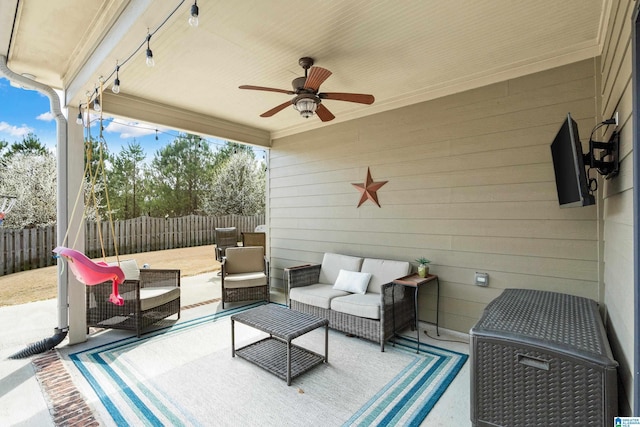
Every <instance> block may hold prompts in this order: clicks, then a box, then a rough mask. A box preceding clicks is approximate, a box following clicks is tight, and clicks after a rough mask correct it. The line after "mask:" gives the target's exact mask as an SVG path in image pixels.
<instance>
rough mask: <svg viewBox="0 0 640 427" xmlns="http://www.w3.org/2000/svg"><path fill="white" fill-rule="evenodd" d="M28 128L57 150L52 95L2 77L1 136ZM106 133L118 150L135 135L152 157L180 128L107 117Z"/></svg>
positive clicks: (18, 135)
mask: <svg viewBox="0 0 640 427" xmlns="http://www.w3.org/2000/svg"><path fill="white" fill-rule="evenodd" d="M75 120H76V117H70V118H69V122H70V123H71V125H72V126H79V125H76V124H75ZM156 129H157V137H158V140H156ZM29 132H31V133H33V134H34V135H36V136H37V137H38V139H40V142H42V144H44V145H45V146H46V147H47V148H49V149H50V150H51V151H52V152H55V147H56V122H55V120H54V118H53V114H52V113H51V108H50V104H49V98H47V97H46V96H45V95H43V94H41V93H40V92H37V91H33V90H25V89H21V88H16V87H13V86H11V85H10V83H9V81H8V80H7V79H5V78H0V140H4V141H7V142H8V143H9V144H12V143H14V142H19V141H22V138H23V137H24V136H26V135H27V134H28V133H29ZM103 135H104V138H105V140H106V141H107V145H108V149H109V151H110V152H111V153H117V152H119V151H120V150H121V149H122V147H126V146H127V145H128V144H129V143H132V142H133V141H134V138H135V141H137V142H138V143H140V145H141V146H142V148H143V149H144V151H145V153H146V155H147V158H151V157H153V154H154V153H155V152H156V151H157V150H158V149H159V148H161V147H164V146H165V145H167V144H169V143H170V142H171V141H173V140H174V139H175V137H176V136H177V135H178V132H177V131H175V130H171V129H165V128H162V127H158V126H156V125H152V124H143V123H138V122H133V121H126V120H121V119H107V120H106V121H105V126H104V133H103ZM207 140H208V141H209V143H210V146H211V148H212V149H214V150H215V147H216V145H223V144H224V141H223V140H220V139H217V138H207ZM262 154H263V151H262V150H256V158H257V159H261V158H262Z"/></svg>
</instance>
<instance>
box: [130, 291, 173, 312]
mask: <svg viewBox="0 0 640 427" xmlns="http://www.w3.org/2000/svg"><path fill="white" fill-rule="evenodd" d="M121 296H122V298H124V299H125V300H127V301H134V300H135V299H136V292H135V291H129V292H125V293H124V294H122V295H121ZM179 297H180V288H179V287H176V286H158V287H154V286H149V287H148V288H140V310H142V311H146V310H149V309H151V308H155V307H159V306H161V305H162V304H166V303H168V302H169V301H173V300H174V299H176V298H179Z"/></svg>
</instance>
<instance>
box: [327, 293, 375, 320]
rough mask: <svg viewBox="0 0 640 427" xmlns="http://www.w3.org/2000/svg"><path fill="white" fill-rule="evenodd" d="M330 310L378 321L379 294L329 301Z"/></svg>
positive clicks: (358, 295)
mask: <svg viewBox="0 0 640 427" xmlns="http://www.w3.org/2000/svg"><path fill="white" fill-rule="evenodd" d="M331 310H334V311H337V312H340V313H346V314H351V315H354V316H358V317H366V318H368V319H375V320H379V319H380V294H374V293H366V294H364V295H362V294H351V295H347V296H343V297H338V298H334V299H332V300H331Z"/></svg>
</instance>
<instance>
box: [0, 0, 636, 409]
mask: <svg viewBox="0 0 640 427" xmlns="http://www.w3.org/2000/svg"><path fill="white" fill-rule="evenodd" d="M193 5H194V2H191V1H177V0H176V1H163V2H157V1H156V2H153V1H151V0H138V1H126V0H113V1H108V2H82V1H80V0H71V1H67V2H64V4H60V3H58V2H49V1H44V0H34V1H31V0H29V1H28V2H27V1H18V0H10V1H4V2H2V3H1V4H0V24H1V25H0V58H1V59H3V62H4V64H3V72H4V74H7V75H11V76H12V78H13V79H14V80H16V81H17V82H18V83H21V84H23V85H25V86H26V87H31V88H37V89H39V90H41V91H45V93H49V94H50V92H53V90H51V89H55V90H56V91H58V93H60V94H61V96H60V105H58V108H61V109H64V110H65V111H66V119H67V120H65V118H64V117H61V116H59V118H58V120H59V146H58V166H59V185H60V187H59V194H58V199H59V211H58V212H59V215H58V218H59V224H60V227H61V230H62V233H59V234H60V235H64V231H66V229H67V228H69V229H71V230H73V231H74V232H75V230H76V229H77V228H78V223H75V222H74V223H68V220H69V218H70V217H71V210H72V208H73V197H69V196H68V195H74V194H76V192H77V183H78V182H79V179H78V178H79V177H80V176H81V174H82V170H83V164H82V162H83V157H82V149H81V147H82V141H83V132H82V127H81V126H77V125H76V124H75V119H74V118H75V117H76V116H77V115H78V114H79V113H80V112H84V111H85V110H86V108H87V106H90V105H91V103H92V102H93V98H94V94H95V93H96V89H98V91H99V88H100V87H102V88H103V89H104V92H103V93H102V98H101V99H102V109H103V111H104V113H105V114H109V115H112V116H115V117H122V118H127V119H131V120H136V121H144V122H149V123H154V124H157V125H159V126H164V127H167V128H171V129H177V130H181V131H185V132H190V133H194V134H199V135H207V136H208V135H210V136H215V137H219V138H224V139H228V140H230V141H237V142H241V143H246V144H251V145H255V146H259V147H265V148H267V149H268V151H269V155H268V176H267V214H266V217H267V221H266V222H267V229H268V230H267V254H268V256H269V258H270V266H271V271H270V278H271V283H272V286H273V287H275V288H279V289H283V288H284V282H283V279H282V278H283V270H284V269H285V268H287V267H291V266H296V265H300V264H308V263H319V262H320V261H321V260H322V255H323V253H325V252H336V253H342V254H346V255H354V256H366V257H372V258H380V259H396V260H403V261H413V260H415V259H417V258H420V257H423V256H424V257H426V258H428V259H430V260H431V261H432V262H431V270H432V273H435V274H437V275H438V276H439V278H440V283H441V292H440V301H439V306H438V305H437V304H436V300H435V291H432V290H431V289H425V292H421V294H420V299H419V306H420V313H419V318H420V320H422V321H424V322H431V321H433V320H435V318H436V307H439V308H438V315H439V321H440V326H441V327H443V328H445V329H448V330H451V331H454V332H459V333H467V332H468V331H469V329H470V328H471V327H472V326H473V325H474V324H475V323H476V322H477V321H478V319H479V318H480V316H481V315H482V312H483V310H484V308H485V307H486V305H487V304H488V303H489V302H490V301H492V300H493V299H495V298H496V297H497V296H499V295H500V294H501V293H502V291H503V290H504V289H507V288H523V289H537V290H545V291H555V292H562V293H567V294H572V295H577V296H583V297H587V298H590V299H593V300H595V301H597V302H598V303H599V305H600V311H601V315H602V317H603V320H604V322H605V325H606V328H607V333H608V338H609V341H610V343H611V346H612V349H613V353H614V356H615V359H616V360H617V361H618V363H619V364H620V366H619V368H618V377H619V381H618V383H619V406H620V415H632V414H633V415H635V416H638V415H639V414H640V399H638V393H639V384H640V381H639V380H640V379H639V378H638V376H637V375H636V373H637V372H638V370H639V369H640V368H639V367H640V360H639V359H640V357H639V348H640V347H639V343H640V341H639V339H638V326H637V325H638V323H639V322H638V311H639V309H638V307H639V305H638V296H639V294H640V293H639V292H638V288H639V285H638V280H639V279H638V268H639V267H638V266H639V264H640V263H639V257H640V255H639V254H638V252H639V251H638V239H640V237H639V236H638V235H639V233H638V232H637V224H638V200H639V197H638V194H637V191H638V190H637V189H638V188H640V187H639V185H638V182H637V181H638V176H637V173H636V172H635V168H636V166H637V161H638V160H637V155H638V154H637V153H638V150H635V149H634V148H635V146H636V144H637V143H636V139H637V134H638V132H637V120H636V114H635V111H636V110H637V107H636V103H637V99H638V97H637V94H636V91H637V86H636V80H635V76H636V75H637V65H636V62H637V55H636V53H637V52H636V51H635V49H636V37H637V35H636V30H635V28H636V13H637V5H636V2H633V1H631V0H620V1H613V0H588V1H584V0H570V1H564V2H557V1H550V0H549V1H546V0H545V1H538V2H527V3H523V2H513V1H509V0H498V1H473V2H471V1H469V2H467V1H464V2H450V1H449V2H444V1H437V0H428V1H411V2H401V3H397V2H386V1H375V2H370V1H349V2H344V1H337V0H336V1H324V2H321V3H318V2H314V3H311V2H306V1H302V2H301V1H289V0H285V1H281V2H253V1H240V2H224V1H207V0H201V1H200V2H198V3H197V6H198V25H197V26H192V25H190V24H189V22H188V21H189V18H190V16H191V11H192V6H193ZM192 23H193V20H192ZM148 50H151V51H152V56H153V59H154V62H155V65H154V66H153V67H148V66H147V64H146V63H145V56H148ZM302 57H312V58H313V59H314V63H315V64H314V65H315V66H318V67H322V68H324V69H327V70H330V71H331V72H332V74H331V76H330V77H328V78H326V80H323V82H322V88H321V92H331V93H356V94H371V95H373V96H374V97H375V102H374V103H373V104H371V105H368V104H361V103H354V102H343V101H337V100H335V98H334V99H331V98H328V99H322V102H321V104H320V105H323V106H324V107H323V108H327V109H328V110H329V111H330V112H331V114H332V115H334V116H335V118H334V119H333V120H327V121H323V120H321V118H320V117H321V116H322V114H325V113H317V114H315V115H312V116H311V117H310V118H307V119H305V118H303V117H301V115H300V112H298V111H296V110H294V109H293V108H291V107H289V106H288V105H284V106H282V104H283V103H286V102H287V101H288V100H291V99H293V94H288V93H287V92H288V91H289V90H290V89H291V83H290V82H291V80H293V79H294V78H296V77H300V76H303V75H304V70H303V69H302V68H301V67H300V65H299V64H298V60H299V59H300V58H302ZM116 71H117V73H116ZM116 77H118V79H119V83H120V85H119V89H120V91H119V93H117V94H115V93H113V92H112V90H111V88H112V85H113V83H114V81H115V78H116ZM242 85H254V86H260V87H263V88H264V87H266V88H276V89H278V91H271V90H246V89H239V87H240V86H242ZM46 88H49V89H50V90H49V92H46V90H45V89H46ZM278 92H284V93H278ZM278 106H282V108H281V109H279V110H278V111H277V112H276V113H273V114H267V115H268V116H269V117H260V115H261V114H264V113H266V112H269V111H271V109H274V108H275V107H278ZM78 107H80V109H79V108H78ZM285 107H287V108H285ZM567 112H571V115H572V116H573V117H574V118H575V119H576V121H577V123H578V126H579V130H580V136H581V140H582V142H583V146H585V148H586V145H587V141H588V136H589V132H591V130H592V129H593V128H594V127H595V126H596V125H598V124H599V123H601V122H602V121H603V120H605V119H608V118H609V117H612V116H613V115H614V113H616V112H617V113H618V115H619V125H618V126H617V130H618V131H619V132H620V141H621V154H620V159H621V166H620V174H619V175H618V176H617V177H616V178H613V179H610V180H605V179H604V178H603V177H602V176H600V175H599V174H598V173H597V172H596V171H591V177H592V178H595V179H596V180H597V182H598V189H597V191H596V192H595V193H594V196H595V198H596V204H595V205H594V206H587V207H581V208H572V209H561V208H560V207H559V206H558V200H557V195H556V186H555V179H554V171H553V163H552V158H551V153H550V149H549V145H550V143H551V142H552V140H553V138H554V136H555V134H556V133H557V131H558V128H559V127H560V125H561V123H562V121H563V120H564V118H566V115H567ZM319 114H320V117H319ZM324 118H325V119H326V118H327V116H326V115H325V116H324ZM613 130H614V129H613V127H612V126H609V127H603V128H602V129H601V130H600V131H599V132H598V133H596V134H595V137H596V139H599V140H606V139H607V138H608V137H609V136H610V134H611V132H612V131H613ZM368 171H370V173H371V177H372V180H373V181H375V182H381V181H386V182H387V183H386V184H385V185H384V186H383V187H380V188H379V189H378V190H377V197H378V202H379V206H378V205H377V204H375V203H373V202H372V201H370V200H369V201H366V202H365V203H363V204H362V205H361V206H358V203H359V199H360V196H361V194H360V193H359V192H358V191H357V189H355V188H354V186H353V185H352V184H360V183H363V182H366V178H367V173H368ZM77 217H78V216H76V218H77ZM80 240H82V239H80ZM78 249H82V248H78ZM476 272H481V273H487V274H488V277H489V286H488V287H481V286H476V285H475V284H474V278H475V273H476ZM73 280H74V279H73V278H72V277H69V278H65V277H63V278H62V279H61V284H60V288H61V289H62V290H63V293H62V296H61V298H60V299H61V302H60V305H61V306H63V305H64V306H66V303H65V301H66V300H67V293H66V292H67V290H68V306H69V309H68V316H66V310H63V309H60V312H61V313H63V312H64V313H65V315H64V316H63V315H60V319H59V325H58V326H64V323H65V322H68V323H67V325H68V327H69V335H68V340H69V342H68V344H69V345H71V346H73V345H76V344H80V343H83V342H84V341H86V340H87V334H86V325H85V323H84V289H83V288H82V287H81V286H72V285H69V286H68V285H67V281H68V282H69V283H70V284H73ZM76 285H77V284H76ZM51 326H54V325H51ZM80 345H81V344H80Z"/></svg>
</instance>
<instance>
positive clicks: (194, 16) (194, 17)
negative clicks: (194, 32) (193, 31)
mask: <svg viewBox="0 0 640 427" xmlns="http://www.w3.org/2000/svg"><path fill="white" fill-rule="evenodd" d="M199 12H200V10H199V9H198V0H194V2H193V5H192V6H191V16H190V17H189V25H191V26H192V27H197V26H198V23H199V22H198V13H199Z"/></svg>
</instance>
